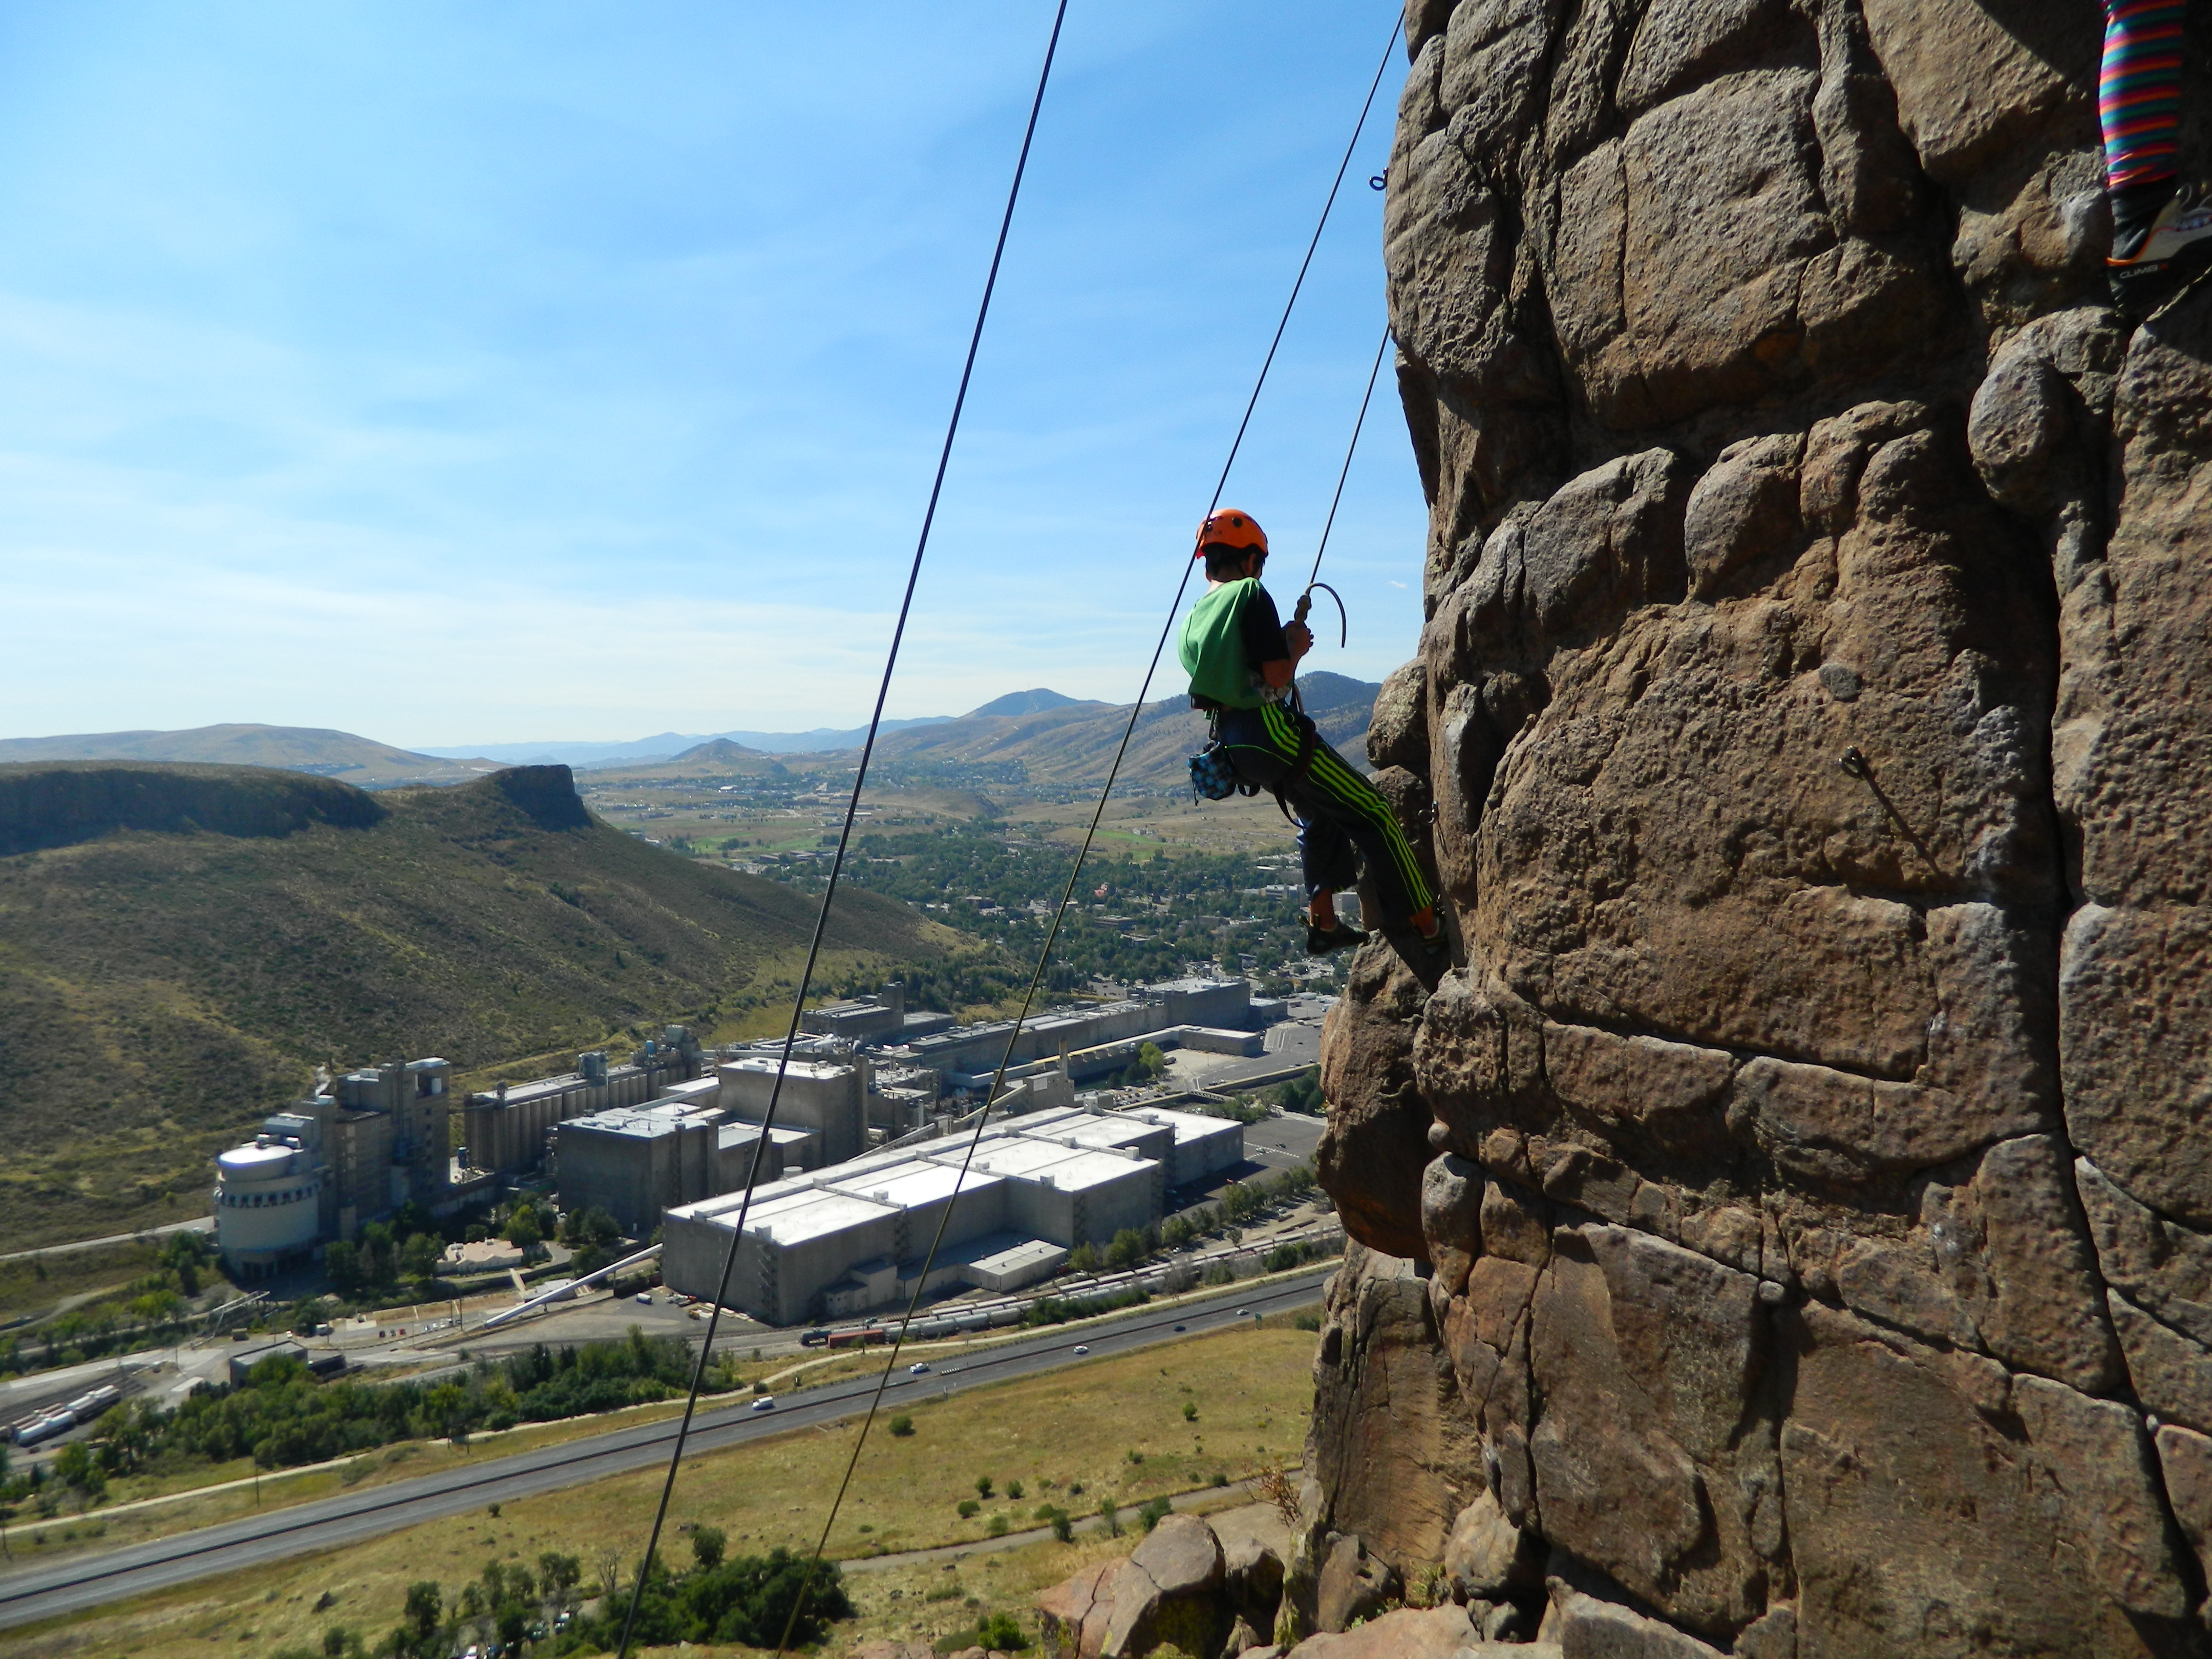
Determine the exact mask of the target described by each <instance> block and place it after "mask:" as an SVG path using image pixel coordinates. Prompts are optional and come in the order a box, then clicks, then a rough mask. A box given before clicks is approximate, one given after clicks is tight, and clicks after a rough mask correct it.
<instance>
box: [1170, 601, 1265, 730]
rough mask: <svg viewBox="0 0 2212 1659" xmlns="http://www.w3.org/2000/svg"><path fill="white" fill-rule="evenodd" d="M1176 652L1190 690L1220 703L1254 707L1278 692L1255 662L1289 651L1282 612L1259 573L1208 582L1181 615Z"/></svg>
mask: <svg viewBox="0 0 2212 1659" xmlns="http://www.w3.org/2000/svg"><path fill="white" fill-rule="evenodd" d="M1181 654H1182V665H1183V669H1184V671H1185V672H1187V673H1188V674H1189V676H1190V694H1191V696H1194V697H1204V698H1206V699H1208V700H1210V701H1212V702H1218V703H1219V704H1220V705H1221V706H1222V707H1223V708H1258V707H1259V706H1260V705H1261V703H1263V702H1273V701H1274V700H1275V699H1276V697H1277V696H1279V693H1275V692H1273V691H1271V690H1269V689H1268V687H1267V682H1266V681H1265V680H1264V679H1263V678H1261V674H1260V665H1261V663H1264V662H1282V661H1285V660H1287V659H1288V658H1289V657H1290V654H1291V653H1290V647H1288V645H1286V644H1285V642H1284V640H1283V623H1282V618H1281V617H1279V615H1278V614H1277V613H1276V611H1275V602H1274V600H1273V599H1271V598H1270V597H1269V596H1268V593H1267V589H1266V588H1264V587H1262V586H1260V580H1259V578H1258V577H1256V576H1247V577H1245V578H1243V580H1240V581H1233V582H1224V583H1222V585H1221V586H1218V587H1209V588H1207V589H1206V592H1204V593H1202V594H1200V596H1199V601H1198V603H1197V604H1196V605H1193V606H1192V607H1191V611H1190V615H1189V616H1188V617H1185V618H1184V619H1183V624H1182V647H1181Z"/></svg>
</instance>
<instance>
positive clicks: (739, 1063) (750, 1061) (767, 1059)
mask: <svg viewBox="0 0 2212 1659" xmlns="http://www.w3.org/2000/svg"><path fill="white" fill-rule="evenodd" d="M779 1064H781V1061H780V1060H778V1059H777V1057H776V1056H775V1055H773V1054H752V1055H748V1056H747V1057H746V1058H744V1059H743V1060H724V1061H723V1062H722V1065H721V1069H722V1070H724V1071H726V1072H757V1073H764V1074H766V1075H767V1076H769V1077H774V1076H775V1072H776V1067H777V1066H778V1065H779ZM852 1069H853V1068H852V1066H851V1065H850V1064H847V1063H841V1062H839V1061H836V1060H800V1059H799V1058H798V1057H797V1056H796V1055H793V1058H792V1061H791V1064H790V1066H788V1067H787V1068H786V1069H785V1072H784V1075H785V1076H786V1077H787V1078H793V1077H803V1078H811V1079H815V1080H816V1081H817V1082H819V1081H821V1080H823V1079H827V1078H834V1077H842V1075H844V1073H848V1072H849V1071H851V1070H852Z"/></svg>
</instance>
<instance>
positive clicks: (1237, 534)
mask: <svg viewBox="0 0 2212 1659" xmlns="http://www.w3.org/2000/svg"><path fill="white" fill-rule="evenodd" d="M1210 547H1228V548H1234V549H1235V550H1237V551H1238V552H1240V553H1241V552H1245V551H1247V550H1251V551H1256V552H1261V553H1265V552H1266V551H1267V532H1266V531H1264V530H1262V529H1261V528H1260V523H1259V520H1256V519H1255V518H1254V517H1253V516H1252V515H1251V514H1250V513H1239V512H1238V511H1237V509H1236V508H1235V507H1223V508H1221V509H1220V511H1218V512H1217V513H1207V514H1206V522H1205V523H1204V524H1202V525H1200V526H1199V527H1198V551H1197V552H1195V553H1194V554H1193V555H1192V557H1193V558H1200V559H1202V558H1204V557H1205V556H1206V549H1208V548H1210Z"/></svg>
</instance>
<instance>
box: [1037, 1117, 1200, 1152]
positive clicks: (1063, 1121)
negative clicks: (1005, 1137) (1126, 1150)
mask: <svg viewBox="0 0 2212 1659" xmlns="http://www.w3.org/2000/svg"><path fill="white" fill-rule="evenodd" d="M1039 1120H1054V1121H1039ZM1164 1127H1165V1126H1164V1125H1163V1124H1158V1123H1146V1122H1145V1121H1142V1120H1141V1119H1139V1120H1138V1121H1128V1120H1126V1119H1120V1118H1111V1117H1099V1116H1097V1115H1093V1114H1091V1113H1089V1112H1077V1111H1059V1112H1050V1113H1047V1112H1038V1113H1036V1114H1034V1115H1032V1116H1031V1117H1027V1118H1024V1119H1022V1120H1021V1129H1020V1133H1023V1134H1024V1135H1035V1136H1038V1137H1040V1138H1044V1139H1052V1140H1055V1141H1062V1142H1072V1143H1073V1144H1074V1145H1075V1146H1090V1147H1096V1148H1102V1149H1103V1148H1105V1147H1109V1146H1132V1145H1133V1144H1134V1143H1136V1142H1137V1141H1139V1140H1145V1139H1149V1138H1151V1137H1152V1136H1153V1135H1156V1134H1158V1133H1159V1132H1160V1130H1161V1129H1162V1128H1164Z"/></svg>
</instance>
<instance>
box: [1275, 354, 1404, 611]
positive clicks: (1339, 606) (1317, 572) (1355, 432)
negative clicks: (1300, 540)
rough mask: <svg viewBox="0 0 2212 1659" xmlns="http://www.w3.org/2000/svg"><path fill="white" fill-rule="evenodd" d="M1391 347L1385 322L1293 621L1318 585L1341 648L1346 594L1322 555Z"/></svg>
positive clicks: (1307, 606) (1310, 606)
mask: <svg viewBox="0 0 2212 1659" xmlns="http://www.w3.org/2000/svg"><path fill="white" fill-rule="evenodd" d="M1389 349H1390V325H1389V324H1388V323H1385V324H1383V338H1382V339H1381V341H1380V342H1379V343H1377V344H1376V348H1375V365H1374V367H1373V368H1370V369H1369V370H1368V371H1367V390H1366V391H1364V392H1362V393H1360V395H1359V416H1358V419H1356V420H1355V421H1353V422H1352V441H1351V442H1350V443H1348V444H1346V446H1345V447H1344V465H1342V466H1341V467H1340V468H1338V469H1337V474H1336V494H1334V495H1332V496H1330V497H1329V498H1328V518H1327V519H1326V520H1323V521H1322V527H1321V545H1319V546H1318V547H1316V548H1315V549H1314V562H1313V568H1312V569H1311V570H1310V571H1308V572H1307V573H1306V591H1305V592H1303V593H1301V594H1299V595H1298V607H1297V613H1296V614H1295V615H1294V616H1292V617H1291V621H1292V622H1301V623H1302V622H1304V620H1305V619H1306V616H1307V614H1308V613H1309V612H1310V611H1312V609H1313V591H1314V589H1316V587H1318V588H1319V589H1321V591H1322V592H1324V593H1326V594H1328V596H1329V598H1331V599H1334V600H1335V601H1336V628H1337V635H1336V643H1337V647H1338V648H1339V649H1340V650H1341V649H1342V648H1343V647H1345V646H1346V644H1348V643H1349V642H1350V640H1351V636H1352V623H1351V619H1350V618H1348V617H1346V615H1345V614H1344V596H1343V595H1342V594H1341V593H1339V592H1337V591H1336V590H1335V589H1334V588H1333V587H1331V586H1329V585H1328V583H1327V582H1325V581H1323V580H1322V579H1321V556H1322V554H1324V553H1326V552H1328V532H1330V531H1331V530H1333V529H1334V528H1335V526H1336V508H1337V503H1338V502H1340V501H1342V500H1343V499H1344V481H1345V480H1346V478H1348V477H1351V476H1352V456H1353V455H1355V454H1356V453H1358V450H1359V428H1362V427H1364V426H1365V425H1366V424H1367V405H1368V404H1369V403H1370V401H1372V400H1373V398H1374V396H1375V377H1376V375H1377V374H1381V373H1382V372H1383V353H1384V352H1386V351H1388V350H1389Z"/></svg>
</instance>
